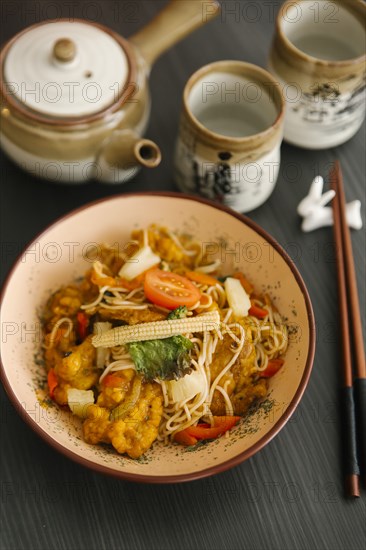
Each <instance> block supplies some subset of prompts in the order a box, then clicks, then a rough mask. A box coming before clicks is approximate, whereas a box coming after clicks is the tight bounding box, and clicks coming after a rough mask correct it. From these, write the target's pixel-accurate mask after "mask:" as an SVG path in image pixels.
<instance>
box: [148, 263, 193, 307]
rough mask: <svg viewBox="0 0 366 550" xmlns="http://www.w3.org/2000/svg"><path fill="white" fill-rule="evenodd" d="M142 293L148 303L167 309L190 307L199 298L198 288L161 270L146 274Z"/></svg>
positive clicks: (186, 280)
mask: <svg viewBox="0 0 366 550" xmlns="http://www.w3.org/2000/svg"><path fill="white" fill-rule="evenodd" d="M144 291H145V295H146V297H147V299H148V300H150V302H152V303H153V304H156V305H157V306H161V307H165V308H167V309H175V308H177V307H178V306H187V307H192V306H193V305H194V304H195V303H197V302H198V301H199V300H200V298H201V293H200V291H199V290H198V288H197V287H196V286H195V285H194V284H193V283H191V281H189V280H188V279H187V278H186V277H182V275H177V273H171V272H170V271H162V270H161V269H152V270H151V271H148V272H147V273H146V276H145V282H144Z"/></svg>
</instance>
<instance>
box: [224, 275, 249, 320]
mask: <svg viewBox="0 0 366 550" xmlns="http://www.w3.org/2000/svg"><path fill="white" fill-rule="evenodd" d="M225 291H226V296H227V301H228V303H229V306H230V307H231V309H232V310H233V314H234V315H235V317H246V316H247V315H248V313H249V309H250V307H251V303H250V298H249V296H248V294H247V293H246V292H245V290H244V288H243V286H242V284H241V282H240V281H239V280H238V279H234V278H233V277H228V278H227V279H226V281H225Z"/></svg>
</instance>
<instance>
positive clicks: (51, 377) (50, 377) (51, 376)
mask: <svg viewBox="0 0 366 550" xmlns="http://www.w3.org/2000/svg"><path fill="white" fill-rule="evenodd" d="M47 383H48V390H49V393H50V397H51V399H53V398H54V395H55V389H56V388H57V386H58V378H57V376H56V373H55V369H53V368H52V369H50V370H49V371H48V374H47Z"/></svg>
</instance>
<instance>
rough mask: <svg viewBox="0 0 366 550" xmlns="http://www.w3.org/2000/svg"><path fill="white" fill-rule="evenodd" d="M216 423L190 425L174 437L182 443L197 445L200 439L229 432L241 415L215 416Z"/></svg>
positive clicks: (211, 437)
mask: <svg viewBox="0 0 366 550" xmlns="http://www.w3.org/2000/svg"><path fill="white" fill-rule="evenodd" d="M213 418H214V425H213V426H212V427H211V426H210V424H198V425H197V426H189V427H188V428H185V429H184V430H182V431H181V432H178V433H176V434H175V436H174V439H175V441H177V442H178V443H181V444H182V445H195V444H196V443H197V442H198V440H202V439H216V437H218V436H219V435H222V434H223V433H225V432H227V431H228V430H230V429H231V428H233V426H235V424H236V423H237V422H239V420H240V418H241V417H240V416H214V417H213Z"/></svg>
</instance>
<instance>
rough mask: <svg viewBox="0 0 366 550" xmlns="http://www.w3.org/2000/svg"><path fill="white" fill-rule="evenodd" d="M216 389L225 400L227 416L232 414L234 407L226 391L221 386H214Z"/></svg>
mask: <svg viewBox="0 0 366 550" xmlns="http://www.w3.org/2000/svg"><path fill="white" fill-rule="evenodd" d="M216 390H218V391H219V392H220V393H221V394H222V396H223V397H224V400H225V412H226V414H227V415H228V416H234V409H233V406H232V404H231V401H230V397H229V396H228V394H227V392H226V391H225V390H224V388H223V387H222V386H216Z"/></svg>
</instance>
